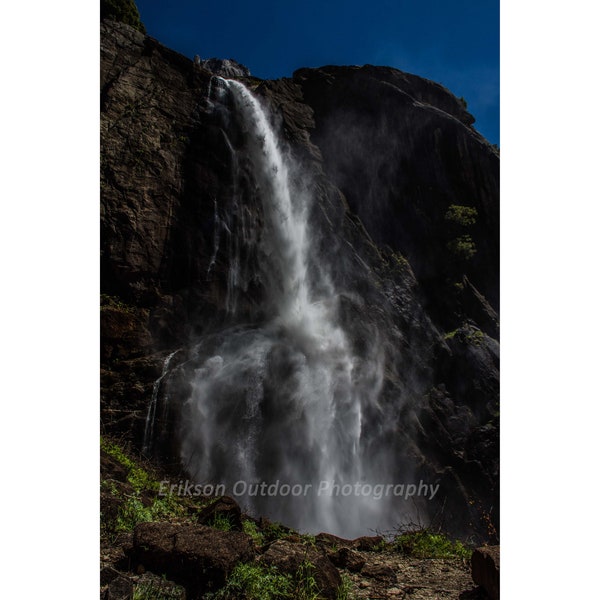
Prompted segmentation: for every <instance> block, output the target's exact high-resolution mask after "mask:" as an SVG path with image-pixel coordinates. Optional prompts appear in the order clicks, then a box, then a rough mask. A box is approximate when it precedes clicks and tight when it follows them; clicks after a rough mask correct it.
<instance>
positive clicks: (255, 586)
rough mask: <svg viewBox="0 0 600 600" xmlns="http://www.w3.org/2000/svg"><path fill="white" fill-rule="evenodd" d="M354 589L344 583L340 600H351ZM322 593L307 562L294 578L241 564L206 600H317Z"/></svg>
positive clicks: (339, 592) (257, 566)
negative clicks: (288, 599) (223, 585)
mask: <svg viewBox="0 0 600 600" xmlns="http://www.w3.org/2000/svg"><path fill="white" fill-rule="evenodd" d="M350 588H351V585H350V582H349V580H343V583H342V586H341V587H340V589H339V591H338V596H337V597H338V599H339V600H350V595H349V591H350ZM319 597H320V596H319V589H318V585H317V581H316V579H315V577H314V565H313V564H312V563H311V562H310V561H308V560H305V561H304V562H303V563H302V564H301V565H300V567H299V568H298V570H297V571H296V573H295V575H294V576H293V577H292V576H291V575H289V574H284V573H281V572H280V571H279V570H278V569H277V568H276V567H266V566H264V565H260V564H257V563H239V564H238V565H237V566H236V567H235V569H234V570H233V571H232V572H231V574H230V575H229V577H228V578H227V583H226V584H225V587H223V588H221V589H220V590H219V591H218V592H214V593H212V594H207V595H206V596H205V598H206V599H207V600H240V599H244V600H280V599H283V598H290V599H292V598H293V599H294V600H318V598H319Z"/></svg>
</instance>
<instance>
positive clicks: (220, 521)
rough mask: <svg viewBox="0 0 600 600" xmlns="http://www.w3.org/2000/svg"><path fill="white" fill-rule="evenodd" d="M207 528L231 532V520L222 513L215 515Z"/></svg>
mask: <svg viewBox="0 0 600 600" xmlns="http://www.w3.org/2000/svg"><path fill="white" fill-rule="evenodd" d="M208 525H209V527H213V528H214V529H219V530H220V531H231V530H232V529H233V523H232V522H231V519H230V518H229V517H228V516H227V515H224V514H222V513H216V514H215V515H214V517H213V518H212V519H211V520H210V521H209V523H208Z"/></svg>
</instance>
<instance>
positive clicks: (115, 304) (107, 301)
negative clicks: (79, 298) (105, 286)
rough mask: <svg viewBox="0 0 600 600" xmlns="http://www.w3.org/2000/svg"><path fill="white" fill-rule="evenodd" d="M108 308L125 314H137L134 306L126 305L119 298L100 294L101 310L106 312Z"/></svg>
mask: <svg viewBox="0 0 600 600" xmlns="http://www.w3.org/2000/svg"><path fill="white" fill-rule="evenodd" d="M106 308H116V309H118V310H120V311H123V312H128V313H135V308H134V307H133V306H129V305H128V304H125V302H123V301H122V300H121V299H120V298H118V297H117V296H111V295H109V294H100V310H105V309H106Z"/></svg>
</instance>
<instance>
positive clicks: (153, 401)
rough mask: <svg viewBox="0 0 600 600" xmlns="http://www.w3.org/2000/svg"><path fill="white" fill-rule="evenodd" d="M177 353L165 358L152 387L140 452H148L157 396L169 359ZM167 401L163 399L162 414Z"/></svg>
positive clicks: (151, 438)
mask: <svg viewBox="0 0 600 600" xmlns="http://www.w3.org/2000/svg"><path fill="white" fill-rule="evenodd" d="M178 352H179V350H175V352H171V354H169V356H167V358H165V360H164V362H163V368H162V372H161V374H160V377H159V378H158V379H157V380H156V381H155V382H154V386H153V387H152V398H151V400H150V406H149V407H148V414H147V415H146V424H145V426H144V444H143V446H142V452H143V453H144V454H147V453H148V452H149V451H150V448H151V446H152V440H153V439H154V425H155V423H156V407H157V405H158V396H159V392H160V386H161V383H162V382H163V379H164V378H165V377H166V376H167V374H168V373H169V364H170V363H171V359H172V358H173V357H174V356H175V355H176V354H177V353H178ZM167 400H168V399H165V400H164V401H165V405H164V408H163V412H165V411H166V402H167Z"/></svg>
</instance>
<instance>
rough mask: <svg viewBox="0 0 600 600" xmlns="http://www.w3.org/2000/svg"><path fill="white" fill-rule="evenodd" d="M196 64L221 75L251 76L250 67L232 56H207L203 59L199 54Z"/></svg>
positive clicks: (195, 60) (195, 58)
mask: <svg viewBox="0 0 600 600" xmlns="http://www.w3.org/2000/svg"><path fill="white" fill-rule="evenodd" d="M194 64H196V65H198V66H199V67H202V68H203V69H206V70H207V71H210V72H211V73H214V74H215V75H219V76H220V77H250V70H249V69H248V67H245V66H244V65H241V64H240V63H239V62H237V61H235V60H233V59H231V58H205V59H204V60H203V59H201V58H200V57H199V56H195V57H194Z"/></svg>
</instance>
